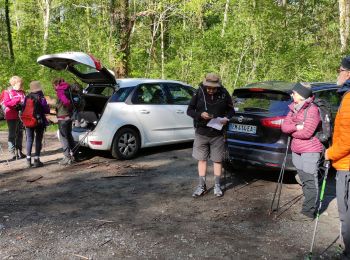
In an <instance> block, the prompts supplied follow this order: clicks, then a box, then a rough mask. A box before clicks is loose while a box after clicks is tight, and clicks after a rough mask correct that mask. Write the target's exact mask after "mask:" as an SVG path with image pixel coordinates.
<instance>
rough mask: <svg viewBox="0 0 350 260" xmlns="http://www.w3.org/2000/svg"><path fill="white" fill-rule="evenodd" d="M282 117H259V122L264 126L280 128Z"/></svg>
mask: <svg viewBox="0 0 350 260" xmlns="http://www.w3.org/2000/svg"><path fill="white" fill-rule="evenodd" d="M284 118H285V117H284V116H276V117H266V118H264V119H261V124H262V125H263V126H265V127H270V128H281V125H282V123H283V120H284Z"/></svg>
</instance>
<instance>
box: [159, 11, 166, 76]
mask: <svg viewBox="0 0 350 260" xmlns="http://www.w3.org/2000/svg"><path fill="white" fill-rule="evenodd" d="M164 15H165V13H164ZM160 38H161V47H160V49H161V59H162V79H164V59H165V57H164V17H163V15H162V16H161V20H160Z"/></svg>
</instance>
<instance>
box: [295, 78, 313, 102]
mask: <svg viewBox="0 0 350 260" xmlns="http://www.w3.org/2000/svg"><path fill="white" fill-rule="evenodd" d="M292 91H295V92H297V93H298V94H299V95H300V96H302V97H303V98H305V99H307V98H309V97H311V96H312V90H311V86H306V85H305V84H303V83H300V82H298V83H297V84H295V85H294V87H293V89H292Z"/></svg>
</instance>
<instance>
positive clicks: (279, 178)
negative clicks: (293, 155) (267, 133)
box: [269, 136, 291, 214]
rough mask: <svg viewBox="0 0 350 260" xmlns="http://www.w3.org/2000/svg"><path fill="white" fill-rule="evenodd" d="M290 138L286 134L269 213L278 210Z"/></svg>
mask: <svg viewBox="0 0 350 260" xmlns="http://www.w3.org/2000/svg"><path fill="white" fill-rule="evenodd" d="M290 140H291V137H290V136H288V140H287V148H286V152H285V155H284V158H283V163H282V167H281V171H280V174H279V176H278V181H277V184H276V189H275V193H274V195H273V199H272V202H271V207H270V212H269V214H271V213H272V212H273V211H278V207H279V204H280V198H281V193H282V185H283V177H284V169H285V168H286V162H287V156H288V150H289V144H290ZM277 193H278V199H277V206H276V208H275V209H274V208H273V206H274V204H275V199H276V194H277Z"/></svg>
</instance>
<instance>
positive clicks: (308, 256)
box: [306, 161, 331, 259]
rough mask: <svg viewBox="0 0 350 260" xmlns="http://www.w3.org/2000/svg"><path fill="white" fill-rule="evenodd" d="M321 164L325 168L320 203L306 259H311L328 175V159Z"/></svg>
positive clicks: (329, 165) (329, 164)
mask: <svg viewBox="0 0 350 260" xmlns="http://www.w3.org/2000/svg"><path fill="white" fill-rule="evenodd" d="M323 166H324V168H325V173H324V177H323V181H322V187H321V192H320V203H319V205H318V209H317V215H316V222H315V228H314V233H313V235H312V241H311V246H310V252H309V253H308V255H307V257H306V259H312V250H313V247H314V243H315V237H316V230H317V224H318V220H319V218H320V211H321V208H322V202H323V198H324V191H325V189H326V182H327V175H328V171H329V168H330V167H331V163H330V161H324V164H323Z"/></svg>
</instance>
